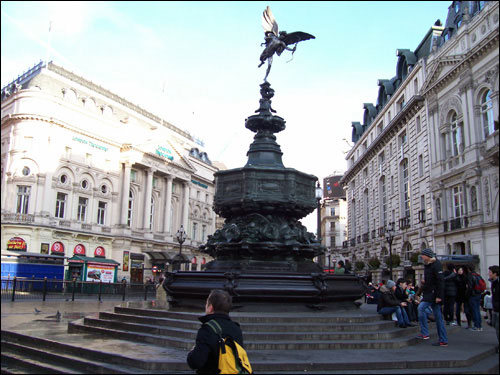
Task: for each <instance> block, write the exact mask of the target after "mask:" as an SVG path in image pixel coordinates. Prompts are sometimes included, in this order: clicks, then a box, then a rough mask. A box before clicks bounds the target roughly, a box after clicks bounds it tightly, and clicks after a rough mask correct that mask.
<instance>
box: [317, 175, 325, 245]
mask: <svg viewBox="0 0 500 375" xmlns="http://www.w3.org/2000/svg"><path fill="white" fill-rule="evenodd" d="M321 198H323V189H321V186H320V185H319V181H318V185H316V200H317V201H318V240H319V243H320V244H321Z"/></svg>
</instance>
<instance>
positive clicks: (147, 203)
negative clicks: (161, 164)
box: [142, 168, 155, 231]
mask: <svg viewBox="0 0 500 375" xmlns="http://www.w3.org/2000/svg"><path fill="white" fill-rule="evenodd" d="M145 172H146V186H144V212H143V220H142V227H143V228H144V230H146V231H149V230H150V229H149V226H150V225H151V194H152V192H153V173H154V172H155V170H154V169H153V168H148V169H147V170H146V171H145Z"/></svg>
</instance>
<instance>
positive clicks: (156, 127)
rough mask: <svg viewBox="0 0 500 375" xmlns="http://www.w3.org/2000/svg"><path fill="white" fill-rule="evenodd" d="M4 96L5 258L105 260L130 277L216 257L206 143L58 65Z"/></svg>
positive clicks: (29, 75) (36, 70) (24, 79)
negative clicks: (210, 247) (205, 248)
mask: <svg viewBox="0 0 500 375" xmlns="http://www.w3.org/2000/svg"><path fill="white" fill-rule="evenodd" d="M1 103H2V110H1V124H2V132H1V145H2V149H1V183H2V185H1V193H2V194H1V197H2V198H1V199H2V207H1V212H2V233H1V251H2V257H4V256H7V255H8V254H16V253H18V252H19V251H25V252H27V253H35V254H36V253H38V254H40V253H45V254H58V255H64V256H66V257H72V256H73V255H74V254H83V255H85V256H87V257H105V258H108V259H113V260H115V261H116V262H119V263H120V266H119V267H118V279H120V280H121V279H122V278H123V277H125V278H126V279H127V280H132V281H135V282H143V281H144V280H145V279H146V277H151V276H153V275H152V273H151V269H152V267H153V266H154V265H156V266H157V267H158V268H159V269H163V268H164V266H165V265H167V267H168V268H169V269H172V267H177V266H178V265H180V267H181V268H182V269H201V267H202V264H204V263H205V262H208V261H209V259H208V257H207V256H205V255H204V254H200V253H199V252H198V246H199V245H200V244H201V243H204V242H205V241H206V239H207V237H208V235H210V234H212V233H213V232H214V230H215V217H216V215H215V213H214V212H213V210H212V203H213V197H214V182H213V180H214V176H213V175H214V173H215V172H216V171H217V168H216V167H214V166H213V165H212V163H211V161H210V160H209V158H208V155H207V154H206V152H204V151H203V145H202V144H201V142H199V141H197V140H196V139H195V138H194V137H193V136H191V135H190V134H189V133H187V132H186V131H183V130H181V129H179V128H177V127H176V126H174V125H172V124H170V123H168V122H166V121H164V120H163V119H161V118H159V117H157V116H155V115H154V114H152V113H150V112H148V111H146V110H144V109H142V108H140V107H138V106H136V105H134V104H132V103H130V102H128V101H127V100H125V99H123V98H121V97H119V96H117V95H115V94H113V93H111V92H109V91H108V90H106V89H103V88H102V87H100V86H98V85H96V84H95V83H92V82H91V81H88V80H86V79H84V78H82V77H80V76H77V75H76V74H73V73H71V72H69V71H67V70H65V69H64V68H62V67H60V66H57V65H55V64H53V63H49V64H48V66H46V65H45V64H43V63H40V64H38V65H36V66H35V67H33V68H32V69H30V70H29V71H28V72H26V73H24V74H23V75H21V76H20V77H18V79H16V80H15V81H14V82H13V83H11V84H9V85H8V86H6V87H5V88H4V89H2V98H1ZM181 226H183V228H184V230H185V231H186V232H187V240H186V242H184V244H183V247H182V256H179V255H178V254H179V243H178V242H177V240H176V237H175V234H176V232H177V230H178V229H179V228H180V227H181ZM14 238H20V239H22V240H23V241H24V245H22V246H24V247H25V248H24V249H15V246H14V244H15V243H21V244H22V241H21V240H12V239H14ZM11 240H12V241H11ZM16 241H17V242H16ZM18 247H19V246H18ZM179 261H180V262H179ZM176 265H177V266H176Z"/></svg>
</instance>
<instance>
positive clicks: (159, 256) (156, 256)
mask: <svg viewBox="0 0 500 375" xmlns="http://www.w3.org/2000/svg"><path fill="white" fill-rule="evenodd" d="M144 253H145V254H148V255H149V257H150V258H151V259H152V260H161V261H165V260H167V261H170V259H171V258H170V256H169V254H168V253H167V252H166V251H145V252H144Z"/></svg>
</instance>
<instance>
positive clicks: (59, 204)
mask: <svg viewBox="0 0 500 375" xmlns="http://www.w3.org/2000/svg"><path fill="white" fill-rule="evenodd" d="M61 177H62V176H61ZM67 196H68V195H67V194H64V193H59V192H58V193H57V198H56V213H55V215H54V216H55V217H57V218H59V219H64V209H65V207H66V197H67Z"/></svg>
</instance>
